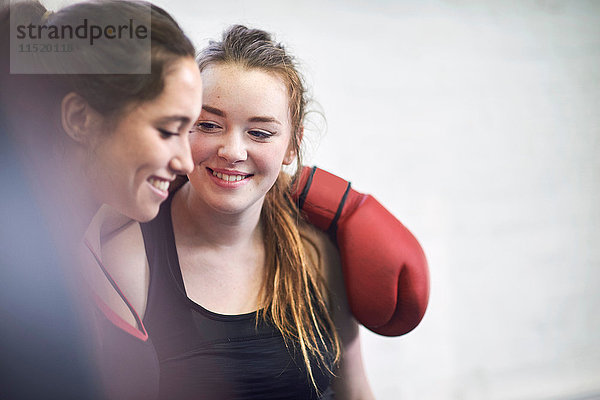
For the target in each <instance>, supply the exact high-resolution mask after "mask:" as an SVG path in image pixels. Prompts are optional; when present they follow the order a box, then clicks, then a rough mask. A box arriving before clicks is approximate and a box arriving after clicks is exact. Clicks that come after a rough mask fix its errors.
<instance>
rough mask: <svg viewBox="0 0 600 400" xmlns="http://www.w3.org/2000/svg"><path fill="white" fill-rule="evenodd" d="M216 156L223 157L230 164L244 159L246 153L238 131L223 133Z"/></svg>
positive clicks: (246, 155)
mask: <svg viewBox="0 0 600 400" xmlns="http://www.w3.org/2000/svg"><path fill="white" fill-rule="evenodd" d="M217 156H219V157H220V158H223V159H225V160H226V161H227V162H228V163H230V164H234V163H237V162H239V161H244V160H246V158H247V157H248V153H247V152H246V147H245V145H244V139H243V137H242V135H241V134H239V132H228V133H227V134H225V135H223V136H222V142H221V143H220V144H219V149H218V150H217Z"/></svg>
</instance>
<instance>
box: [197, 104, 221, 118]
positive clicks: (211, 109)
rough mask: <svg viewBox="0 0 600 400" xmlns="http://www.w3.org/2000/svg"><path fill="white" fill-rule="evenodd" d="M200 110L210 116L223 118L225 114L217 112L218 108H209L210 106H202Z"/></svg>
mask: <svg viewBox="0 0 600 400" xmlns="http://www.w3.org/2000/svg"><path fill="white" fill-rule="evenodd" d="M202 109H203V110H205V111H207V112H209V113H211V114H215V115H218V116H219V117H225V112H224V111H221V110H219V109H218V108H215V107H211V106H202Z"/></svg>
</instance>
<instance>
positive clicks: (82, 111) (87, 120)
mask: <svg viewBox="0 0 600 400" xmlns="http://www.w3.org/2000/svg"><path fill="white" fill-rule="evenodd" d="M60 111H61V122H62V126H63V129H64V130H65V132H66V133H67V135H68V136H69V137H70V138H71V139H73V140H74V141H75V142H77V143H79V144H82V145H87V144H88V143H90V140H91V139H92V138H93V137H95V135H96V134H97V129H98V126H99V124H98V122H99V120H100V114H99V113H98V112H97V111H96V110H94V109H93V108H92V107H91V106H90V105H89V103H88V102H87V101H86V100H85V99H84V98H83V97H81V96H80V95H78V94H77V93H74V92H70V93H68V94H67V95H66V96H65V97H63V99H62V102H61V107H60Z"/></svg>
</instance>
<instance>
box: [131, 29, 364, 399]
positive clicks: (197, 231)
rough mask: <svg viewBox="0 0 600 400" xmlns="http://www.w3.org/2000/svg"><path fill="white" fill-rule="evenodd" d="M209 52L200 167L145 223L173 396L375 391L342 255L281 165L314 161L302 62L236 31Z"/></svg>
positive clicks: (154, 318) (155, 324)
mask: <svg viewBox="0 0 600 400" xmlns="http://www.w3.org/2000/svg"><path fill="white" fill-rule="evenodd" d="M197 60H198V62H199V65H200V69H201V73H202V79H203V87H204V90H203V99H204V101H203V109H202V113H201V114H200V118H199V119H198V121H197V122H196V125H195V128H194V129H193V131H192V133H191V135H190V142H191V148H192V157H193V160H194V170H193V171H192V172H191V173H190V174H188V177H189V182H187V183H185V184H184V185H183V186H182V187H181V188H180V189H179V190H178V191H176V192H175V193H174V194H172V195H171V197H170V198H169V200H167V202H165V203H164V204H163V206H161V211H160V212H159V216H158V217H157V218H156V219H155V220H153V221H152V222H150V223H147V224H143V225H142V231H143V234H144V241H145V244H146V252H147V257H148V261H149V265H150V275H151V279H150V288H149V295H148V303H147V304H148V305H147V308H146V314H145V317H144V321H145V323H146V325H147V327H148V330H149V333H150V336H151V337H152V340H153V342H154V343H155V346H156V349H157V354H158V357H159V360H160V363H161V381H160V392H161V397H162V398H165V399H168V398H169V399H192V398H194V399H195V398H219V399H311V398H314V399H316V398H333V396H334V392H335V394H336V395H337V397H338V398H345V399H353V398H356V399H358V398H364V399H368V398H372V394H371V391H370V388H369V385H368V383H367V380H366V377H365V374H364V370H363V366H362V359H361V354H360V342H359V337H358V330H357V329H358V328H357V323H356V322H355V321H354V320H353V318H352V317H351V314H350V312H349V310H348V306H347V302H346V298H345V293H344V289H343V283H342V277H341V269H340V265H339V260H338V257H337V252H336V250H335V248H333V246H332V244H331V243H330V242H329V241H328V239H326V237H325V236H324V235H323V234H322V233H320V232H316V231H315V230H314V229H313V228H311V227H310V226H309V225H307V224H306V223H304V222H303V221H302V218H301V217H300V215H299V212H298V209H297V206H296V204H295V202H294V201H293V200H292V199H291V190H292V189H291V184H292V181H293V178H292V177H291V176H289V175H288V174H286V173H285V172H283V171H282V166H283V165H289V164H292V163H293V162H294V161H295V162H296V165H297V166H298V170H299V169H300V166H301V165H302V164H301V158H300V145H301V142H302V135H303V122H304V117H305V114H306V102H307V99H306V94H305V89H304V86H303V81H302V78H301V76H300V75H299V73H298V71H297V68H296V64H295V62H294V59H293V58H292V57H291V56H290V55H289V54H288V53H287V52H286V50H285V49H284V48H283V46H282V45H280V44H278V43H276V42H274V41H273V40H272V38H271V36H270V35H269V34H268V33H266V32H264V31H261V30H256V29H248V28H246V27H243V26H233V27H231V28H230V29H228V30H227V31H226V32H225V33H224V35H223V40H222V41H220V42H211V44H210V45H209V47H208V48H206V49H205V50H203V51H202V52H201V53H200V55H199V57H198V58H197Z"/></svg>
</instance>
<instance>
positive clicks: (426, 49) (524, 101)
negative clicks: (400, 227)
mask: <svg viewBox="0 0 600 400" xmlns="http://www.w3.org/2000/svg"><path fill="white" fill-rule="evenodd" d="M45 3H46V4H48V5H49V6H50V7H54V8H56V7H58V6H59V5H60V4H61V2H60V1H54V2H50V1H48V2H45ZM62 3H63V4H64V2H62ZM157 3H158V4H160V5H162V6H163V7H165V8H166V9H167V10H168V11H170V12H172V13H173V15H174V16H175V18H176V19H177V20H178V21H179V22H180V23H181V25H182V26H183V27H184V29H185V30H186V32H187V33H188V34H189V35H190V36H191V37H192V38H193V40H194V42H195V43H196V44H197V45H198V46H199V47H201V46H203V45H205V44H206V41H207V39H210V38H219V37H220V33H221V31H222V30H223V28H225V27H227V26H228V25H230V24H232V23H245V24H249V25H251V26H254V27H260V28H263V29H266V30H269V31H272V32H275V33H276V37H277V39H279V40H281V41H283V42H284V43H286V44H287V45H288V47H289V49H290V50H291V51H292V52H293V53H294V54H296V55H297V56H298V58H300V60H301V61H302V63H303V69H304V72H305V74H306V77H307V80H308V81H309V83H310V86H311V88H312V93H313V95H314V98H315V99H316V100H317V101H318V102H319V103H320V105H321V108H322V110H323V111H324V114H325V117H326V120H327V129H326V130H323V129H321V131H320V133H318V132H317V133H315V132H310V133H309V135H310V136H311V137H310V138H309V139H310V145H309V146H308V149H307V150H308V152H307V162H308V163H311V164H318V165H319V166H321V167H324V168H327V169H330V170H331V171H333V172H335V173H337V174H338V175H341V176H343V177H347V178H350V179H351V180H352V181H353V184H354V186H355V187H356V188H358V189H359V190H362V191H366V192H370V193H373V194H374V195H375V196H376V197H377V198H378V199H379V200H380V201H382V202H383V203H384V204H385V205H386V206H387V207H388V208H389V209H390V210H391V211H392V212H394V213H395V215H397V216H398V217H399V218H400V219H401V220H402V221H403V222H404V223H405V224H406V225H407V226H408V227H409V228H411V230H412V231H413V232H414V233H415V235H416V236H417V237H418V238H419V239H420V241H421V243H422V245H423V247H424V248H425V251H426V254H427V256H428V259H429V263H430V268H431V278H432V281H431V284H432V285H431V301H430V305H429V310H428V312H427V315H426V316H425V319H424V320H423V322H422V324H421V325H420V326H419V327H418V328H417V329H416V330H415V331H413V332H412V333H410V334H408V335H406V336H404V337H400V338H391V339H390V338H383V337H380V336H377V335H375V334H372V333H371V332H369V331H366V330H365V331H363V332H362V340H363V352H364V358H365V363H366V367H367V373H368V376H369V379H370V381H371V384H372V386H373V389H374V391H375V394H376V396H377V398H378V399H384V400H385V399H419V400H421V399H436V400H437V399H442V400H443V399H456V400H458V399H465V400H467V399H469V400H470V399H478V400H479V399H499V400H500V399H502V400H511V399H539V400H543V399H544V400H545V399H579V400H583V399H598V398H600V312H599V311H598V309H599V307H600V290H599V287H598V286H599V284H600V246H599V243H598V239H599V238H600V208H599V206H598V205H599V204H600V161H599V159H598V157H597V154H598V153H599V152H600V1H583V0H581V1H575V0H573V1H556V0H546V1H543V0H538V1H533V0H524V1H517V0H510V1H492V0H488V1H475V0H470V1H469V0H448V1H416V0H414V1H404V2H400V1H391V0H388V1H384V0H375V1H370V2H368V4H367V2H359V1H316V0H309V1H303V2H291V1H288V2H285V1H274V0H272V1H269V0H258V1H253V2H244V1H223V0H220V1H211V2H208V1H197V2H191V1H183V0H176V1H167V0H162V1H158V2H157ZM316 124H317V125H323V124H322V121H320V120H319V119H317V120H316Z"/></svg>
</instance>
